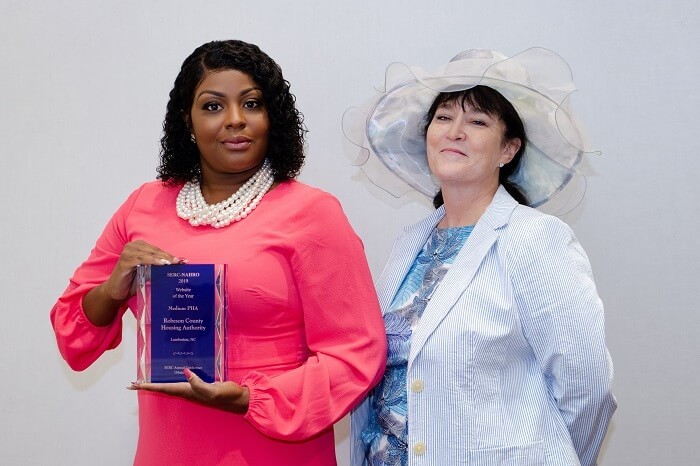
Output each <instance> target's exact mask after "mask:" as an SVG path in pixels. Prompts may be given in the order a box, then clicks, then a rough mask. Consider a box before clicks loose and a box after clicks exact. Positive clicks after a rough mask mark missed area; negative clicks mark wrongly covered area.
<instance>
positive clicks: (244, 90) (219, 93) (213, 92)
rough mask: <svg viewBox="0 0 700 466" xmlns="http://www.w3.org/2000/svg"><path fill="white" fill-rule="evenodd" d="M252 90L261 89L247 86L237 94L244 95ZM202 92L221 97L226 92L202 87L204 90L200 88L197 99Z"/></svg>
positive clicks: (224, 95) (223, 96)
mask: <svg viewBox="0 0 700 466" xmlns="http://www.w3.org/2000/svg"><path fill="white" fill-rule="evenodd" d="M252 91H260V92H262V89H260V88H259V87H249V88H247V89H243V90H242V91H241V92H240V93H239V94H238V95H239V96H244V95H246V94H248V93H250V92H252ZM203 94H211V95H213V96H216V97H221V98H225V97H226V94H224V93H223V92H219V91H214V90H211V89H204V90H202V91H201V92H200V93H199V95H197V99H199V98H200V97H202V95H203Z"/></svg>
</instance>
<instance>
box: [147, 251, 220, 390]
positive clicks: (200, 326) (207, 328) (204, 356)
mask: <svg viewBox="0 0 700 466" xmlns="http://www.w3.org/2000/svg"><path fill="white" fill-rule="evenodd" d="M136 282H137V287H138V290H137V311H136V320H137V322H138V335H137V346H138V347H137V357H138V366H137V367H138V369H137V375H136V377H137V380H138V382H140V383H142V382H183V381H184V380H185V377H184V373H183V369H185V368H188V369H190V370H191V371H192V372H194V373H195V374H197V375H198V376H199V377H201V378H202V380H204V381H206V382H215V381H217V382H220V381H223V380H225V368H226V348H225V344H226V339H225V337H224V331H225V328H226V322H225V316H226V289H225V286H226V266H225V265H224V264H177V265H160V266H150V265H144V266H139V267H138V268H137V270H136Z"/></svg>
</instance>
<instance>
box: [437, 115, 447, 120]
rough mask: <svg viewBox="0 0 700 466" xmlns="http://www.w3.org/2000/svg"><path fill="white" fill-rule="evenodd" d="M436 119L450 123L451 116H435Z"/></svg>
mask: <svg viewBox="0 0 700 466" xmlns="http://www.w3.org/2000/svg"><path fill="white" fill-rule="evenodd" d="M435 119H436V120H438V121H449V120H450V116H449V115H435Z"/></svg>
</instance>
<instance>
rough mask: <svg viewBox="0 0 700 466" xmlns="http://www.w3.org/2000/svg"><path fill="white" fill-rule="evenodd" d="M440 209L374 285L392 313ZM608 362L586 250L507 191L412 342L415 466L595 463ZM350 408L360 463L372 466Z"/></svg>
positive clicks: (408, 232)
mask: <svg viewBox="0 0 700 466" xmlns="http://www.w3.org/2000/svg"><path fill="white" fill-rule="evenodd" d="M443 216H444V208H442V207H441V208H440V209H438V210H436V211H435V212H434V213H433V214H431V215H430V216H428V217H427V218H426V219H424V220H423V221H421V222H419V223H417V224H416V225H413V226H410V227H407V228H406V229H405V230H404V233H403V234H402V235H401V236H399V238H398V239H397V240H396V243H395V244H394V249H393V251H392V253H391V256H390V258H389V261H388V263H387V265H386V267H385V269H384V271H383V273H382V275H381V277H380V278H379V280H378V282H377V291H378V294H379V300H380V304H381V306H382V310H383V312H386V310H387V309H388V307H389V305H390V303H391V301H392V299H393V297H394V294H395V293H396V291H397V290H398V288H399V286H400V285H401V282H402V281H403V279H404V277H405V275H406V273H407V272H408V270H409V268H410V267H411V264H412V263H413V261H414V259H415V258H416V256H417V255H418V253H419V252H420V250H421V248H422V247H423V245H424V244H425V242H426V240H427V238H428V236H429V235H430V233H431V231H432V230H433V229H434V228H435V226H436V225H437V223H438V222H439V221H440V219H441V218H442V217H443ZM611 382H612V363H611V361H610V356H609V354H608V350H607V348H606V345H605V330H604V318H603V305H602V303H601V301H600V299H599V298H598V294H597V292H596V288H595V284H594V282H593V277H592V274H591V268H590V264H589V261H588V257H587V256H586V253H585V252H584V251H583V249H582V248H581V246H580V245H579V243H578V241H577V240H576V237H575V236H574V234H573V232H572V230H571V229H570V228H569V227H568V225H566V224H565V223H564V222H562V221H561V220H559V219H558V218H556V217H553V216H550V215H546V214H543V213H541V212H539V211H537V210H534V209H531V208H528V207H525V206H522V205H520V204H518V203H517V202H516V201H515V200H514V199H513V198H512V197H511V196H510V195H509V194H508V193H507V192H506V190H505V189H504V188H503V187H500V188H499V190H498V191H497V193H496V195H495V197H494V199H493V201H492V202H491V204H490V206H489V207H488V209H487V210H486V212H485V213H484V214H483V215H482V217H481V218H480V219H479V221H478V222H477V224H476V225H475V227H474V230H473V232H472V233H471V235H470V237H469V238H468V239H467V242H466V243H465V245H464V247H463V248H462V250H461V251H460V252H459V254H458V256H457V258H456V259H455V262H454V263H453V264H452V266H451V267H450V269H449V271H448V273H447V275H445V277H444V278H443V280H442V283H440V285H439V286H438V289H437V290H436V291H435V294H434V295H433V296H432V298H431V300H430V302H429V303H428V305H427V307H426V309H425V312H424V313H423V316H422V318H421V320H420V322H419V324H418V326H417V327H416V329H415V331H414V333H413V335H412V341H411V350H410V355H409V359H408V373H407V380H406V386H407V390H408V420H409V421H408V422H409V424H408V456H409V461H408V464H409V465H412V466H418V465H420V466H452V465H479V466H481V465H483V466H486V465H489V466H490V465H510V466H528V465H538V466H539V465H552V466H567V465H579V464H581V465H584V466H591V465H595V464H596V458H597V456H598V451H599V449H600V446H601V444H602V442H603V439H604V437H605V432H606V430H607V427H608V423H609V421H610V418H611V417H612V414H613V412H614V411H615V409H616V406H617V404H616V401H615V398H614V397H613V395H612V393H611ZM370 402H371V400H370V399H369V398H368V399H366V400H365V401H364V402H363V403H362V404H361V405H360V406H359V407H357V408H356V409H355V410H354V411H353V415H352V437H351V441H352V444H351V449H352V451H351V454H352V464H353V465H364V464H366V463H365V461H364V458H363V449H362V443H361V441H360V438H359V435H360V433H361V431H362V429H363V428H364V426H365V423H366V421H367V417H368V413H369V403H370Z"/></svg>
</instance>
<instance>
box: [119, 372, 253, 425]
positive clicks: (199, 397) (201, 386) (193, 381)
mask: <svg viewBox="0 0 700 466" xmlns="http://www.w3.org/2000/svg"><path fill="white" fill-rule="evenodd" d="M183 372H184V373H185V377H187V382H175V383H136V382H132V383H131V386H129V387H127V388H128V389H129V390H143V391H148V392H157V393H163V394H165V395H170V396H177V397H180V398H185V399H187V400H190V401H195V402H197V403H201V404H204V405H207V406H212V407H215V408H219V409H222V410H225V411H230V412H234V413H240V414H243V413H245V412H246V411H247V410H248V399H249V393H248V389H247V388H244V387H241V386H240V385H238V384H236V383H234V382H215V383H207V382H205V381H204V380H202V379H201V378H200V377H199V376H197V375H196V374H195V373H193V372H192V371H190V370H189V369H184V371H183Z"/></svg>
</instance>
